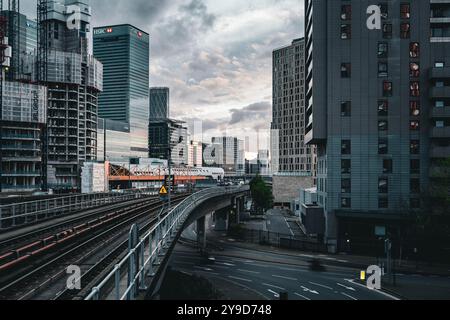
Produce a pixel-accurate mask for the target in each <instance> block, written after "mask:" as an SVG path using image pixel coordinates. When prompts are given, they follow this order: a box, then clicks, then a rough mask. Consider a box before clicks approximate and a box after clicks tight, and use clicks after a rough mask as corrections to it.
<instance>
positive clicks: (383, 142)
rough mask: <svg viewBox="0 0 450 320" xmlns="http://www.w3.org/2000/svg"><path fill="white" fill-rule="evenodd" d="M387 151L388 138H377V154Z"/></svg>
mask: <svg viewBox="0 0 450 320" xmlns="http://www.w3.org/2000/svg"><path fill="white" fill-rule="evenodd" d="M387 153H388V140H387V139H386V138H380V140H378V154H387Z"/></svg>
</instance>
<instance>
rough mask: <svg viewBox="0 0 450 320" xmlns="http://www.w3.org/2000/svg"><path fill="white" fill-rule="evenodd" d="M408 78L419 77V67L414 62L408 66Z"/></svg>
mask: <svg viewBox="0 0 450 320" xmlns="http://www.w3.org/2000/svg"><path fill="white" fill-rule="evenodd" d="M409 76H410V77H411V78H418V77H419V76H420V65H419V64H418V63H416V62H411V63H410V64H409Z"/></svg>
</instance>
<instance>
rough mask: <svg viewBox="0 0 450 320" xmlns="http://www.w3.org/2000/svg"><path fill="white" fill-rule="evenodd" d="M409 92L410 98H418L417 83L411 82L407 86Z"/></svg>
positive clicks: (418, 87) (418, 86)
mask: <svg viewBox="0 0 450 320" xmlns="http://www.w3.org/2000/svg"><path fill="white" fill-rule="evenodd" d="M409 91H410V95H411V97H420V84H419V81H412V82H411V83H410V85H409Z"/></svg>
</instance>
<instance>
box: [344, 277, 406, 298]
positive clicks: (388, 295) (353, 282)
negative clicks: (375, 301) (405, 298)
mask: <svg viewBox="0 0 450 320" xmlns="http://www.w3.org/2000/svg"><path fill="white" fill-rule="evenodd" d="M345 280H346V281H347V282H350V283H351V284H353V285H355V286H358V287H361V288H365V289H367V290H370V291H374V292H377V293H379V294H381V295H383V296H385V297H388V298H389V299H392V300H400V299H399V298H397V297H394V296H393V295H390V294H389V293H386V292H383V291H380V290H371V289H369V288H367V287H366V286H364V285H362V284H360V283H357V282H355V281H354V280H352V279H345Z"/></svg>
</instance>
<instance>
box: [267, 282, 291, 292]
mask: <svg viewBox="0 0 450 320" xmlns="http://www.w3.org/2000/svg"><path fill="white" fill-rule="evenodd" d="M262 285H263V286H266V287H270V288H275V289H279V290H282V291H286V289H285V288H281V287H278V286H274V285H272V284H268V283H263V284H262Z"/></svg>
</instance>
